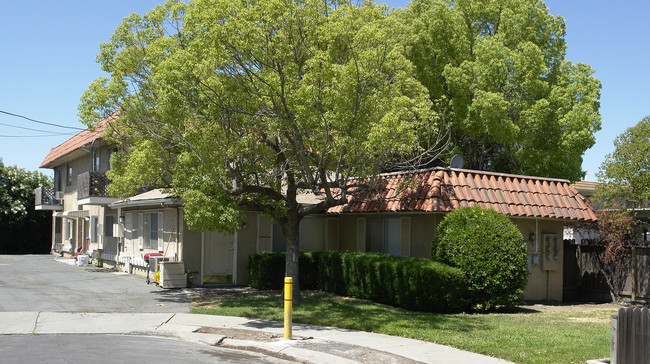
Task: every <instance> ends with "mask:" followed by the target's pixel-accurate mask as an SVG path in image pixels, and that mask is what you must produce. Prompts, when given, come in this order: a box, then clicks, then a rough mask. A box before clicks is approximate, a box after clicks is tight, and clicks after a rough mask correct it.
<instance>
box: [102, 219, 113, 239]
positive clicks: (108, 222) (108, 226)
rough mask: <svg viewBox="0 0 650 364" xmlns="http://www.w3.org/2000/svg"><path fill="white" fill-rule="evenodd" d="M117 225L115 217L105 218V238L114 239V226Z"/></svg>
mask: <svg viewBox="0 0 650 364" xmlns="http://www.w3.org/2000/svg"><path fill="white" fill-rule="evenodd" d="M114 224H115V215H106V216H104V236H105V237H107V238H112V237H113V225H114Z"/></svg>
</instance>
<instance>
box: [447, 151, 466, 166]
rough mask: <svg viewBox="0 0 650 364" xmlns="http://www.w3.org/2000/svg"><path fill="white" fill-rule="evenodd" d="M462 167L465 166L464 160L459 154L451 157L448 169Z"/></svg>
mask: <svg viewBox="0 0 650 364" xmlns="http://www.w3.org/2000/svg"><path fill="white" fill-rule="evenodd" d="M464 165H465V160H464V159H463V156H462V155H460V154H456V155H454V156H453V157H451V160H450V161H449V167H450V168H458V169H462V168H463V166H464Z"/></svg>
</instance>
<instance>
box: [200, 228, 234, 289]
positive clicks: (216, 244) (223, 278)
mask: <svg viewBox="0 0 650 364" xmlns="http://www.w3.org/2000/svg"><path fill="white" fill-rule="evenodd" d="M234 243H235V239H234V236H233V235H230V234H224V233H220V232H217V231H206V232H205V233H204V240H203V283H204V284H214V283H233V279H232V278H233V277H232V272H233V264H232V263H233V255H234Z"/></svg>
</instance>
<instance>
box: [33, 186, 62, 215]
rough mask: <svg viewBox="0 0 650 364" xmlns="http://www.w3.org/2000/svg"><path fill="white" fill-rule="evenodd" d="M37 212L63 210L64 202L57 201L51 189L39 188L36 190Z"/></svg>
mask: <svg viewBox="0 0 650 364" xmlns="http://www.w3.org/2000/svg"><path fill="white" fill-rule="evenodd" d="M34 195H35V207H34V209H35V210H54V211H61V210H63V201H62V200H61V199H56V198H55V196H56V194H55V193H54V189H53V188H50V187H38V188H37V189H35V190H34Z"/></svg>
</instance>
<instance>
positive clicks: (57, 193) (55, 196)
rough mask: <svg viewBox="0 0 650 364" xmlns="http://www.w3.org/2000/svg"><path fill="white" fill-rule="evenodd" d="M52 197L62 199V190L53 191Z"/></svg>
mask: <svg viewBox="0 0 650 364" xmlns="http://www.w3.org/2000/svg"><path fill="white" fill-rule="evenodd" d="M54 198H55V199H57V200H63V191H56V192H54Z"/></svg>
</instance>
